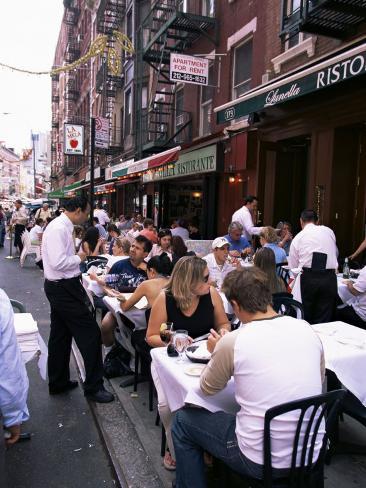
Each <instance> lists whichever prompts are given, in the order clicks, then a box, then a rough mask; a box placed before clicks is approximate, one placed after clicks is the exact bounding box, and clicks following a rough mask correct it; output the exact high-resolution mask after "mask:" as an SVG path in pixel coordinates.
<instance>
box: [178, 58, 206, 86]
mask: <svg viewBox="0 0 366 488" xmlns="http://www.w3.org/2000/svg"><path fill="white" fill-rule="evenodd" d="M170 79H171V81H180V82H182V83H193V84H194V85H208V59H205V58H196V57H195V56H187V55H185V54H177V53H170Z"/></svg>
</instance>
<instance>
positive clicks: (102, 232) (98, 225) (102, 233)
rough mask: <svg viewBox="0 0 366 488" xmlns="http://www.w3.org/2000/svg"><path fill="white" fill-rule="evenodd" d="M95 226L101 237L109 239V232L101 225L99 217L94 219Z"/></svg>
mask: <svg viewBox="0 0 366 488" xmlns="http://www.w3.org/2000/svg"><path fill="white" fill-rule="evenodd" d="M93 225H94V227H96V228H97V229H98V232H99V237H102V238H103V239H107V237H108V235H107V231H106V230H105V228H104V227H103V226H102V224H100V223H99V219H98V217H93Z"/></svg>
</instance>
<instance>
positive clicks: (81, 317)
mask: <svg viewBox="0 0 366 488" xmlns="http://www.w3.org/2000/svg"><path fill="white" fill-rule="evenodd" d="M44 289H45V292H46V296H47V298H48V301H49V302H50V305H51V332H50V338H49V341H48V378H49V386H50V387H52V388H62V387H63V386H65V385H66V384H67V382H68V381H69V379H70V369H69V363H70V353H71V340H72V338H74V339H75V342H76V344H77V346H78V348H79V350H80V352H81V355H82V356H83V359H84V365H85V376H86V377H85V382H84V391H85V393H93V392H96V391H98V390H99V389H100V388H101V387H102V385H103V361H102V341H101V335H100V330H99V327H98V324H97V323H96V321H95V319H94V318H93V316H92V314H91V312H90V310H89V308H88V306H87V300H88V298H87V296H86V293H85V290H84V288H83V286H82V284H81V283H80V280H79V278H71V279H65V280H59V281H57V282H55V281H48V280H46V281H45V285H44Z"/></svg>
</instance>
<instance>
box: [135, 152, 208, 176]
mask: <svg viewBox="0 0 366 488" xmlns="http://www.w3.org/2000/svg"><path fill="white" fill-rule="evenodd" d="M216 148H217V146H216V145H215V144H214V145H212V146H208V147H204V148H202V149H197V150H196V151H191V152H189V153H185V154H181V155H180V156H179V159H178V161H176V162H172V163H169V164H165V165H164V166H160V167H159V168H155V169H152V170H150V171H147V172H146V173H144V174H143V175H142V181H143V183H148V182H150V181H159V180H166V179H169V178H180V177H183V176H192V175H199V174H201V173H209V172H212V171H216V162H217V158H216Z"/></svg>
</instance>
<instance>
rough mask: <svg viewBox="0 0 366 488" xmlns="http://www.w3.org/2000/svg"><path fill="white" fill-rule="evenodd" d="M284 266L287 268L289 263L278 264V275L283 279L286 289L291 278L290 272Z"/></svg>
mask: <svg viewBox="0 0 366 488" xmlns="http://www.w3.org/2000/svg"><path fill="white" fill-rule="evenodd" d="M284 266H287V263H277V264H276V273H277V275H278V276H279V277H280V278H282V280H283V281H284V283H285V285H286V287H287V286H288V284H289V283H290V280H291V276H290V270H289V269H286V268H284Z"/></svg>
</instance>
